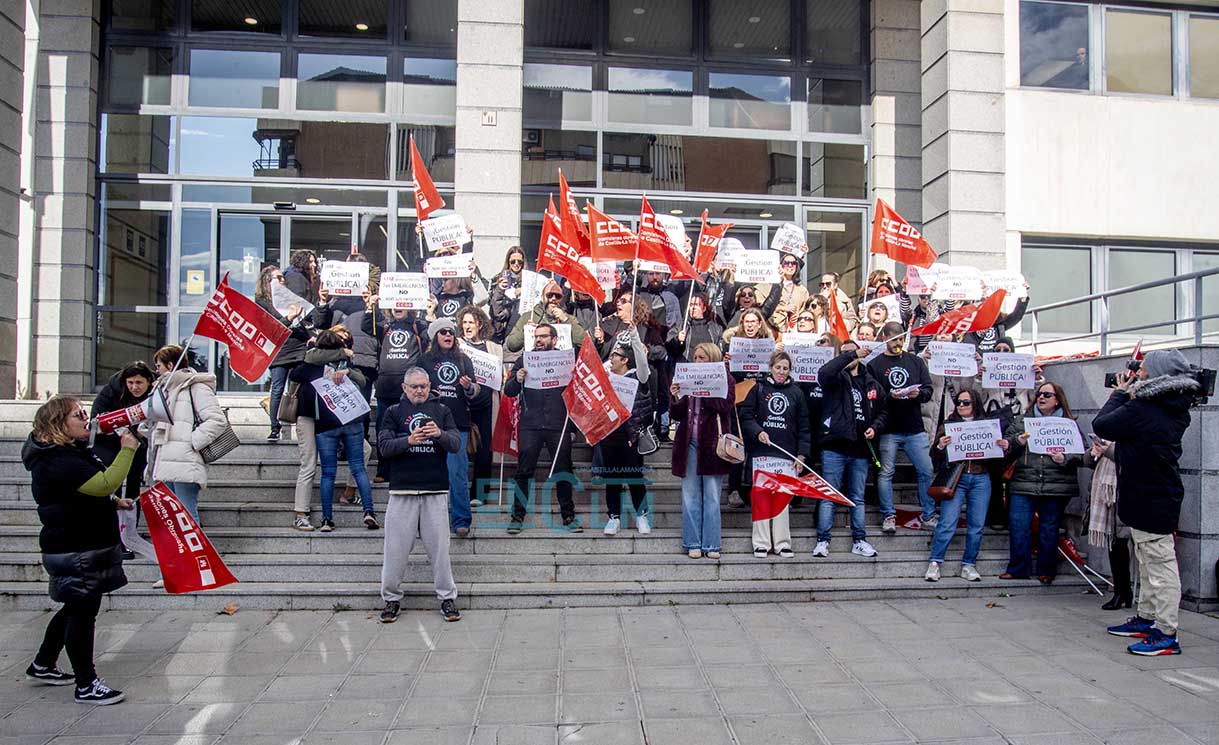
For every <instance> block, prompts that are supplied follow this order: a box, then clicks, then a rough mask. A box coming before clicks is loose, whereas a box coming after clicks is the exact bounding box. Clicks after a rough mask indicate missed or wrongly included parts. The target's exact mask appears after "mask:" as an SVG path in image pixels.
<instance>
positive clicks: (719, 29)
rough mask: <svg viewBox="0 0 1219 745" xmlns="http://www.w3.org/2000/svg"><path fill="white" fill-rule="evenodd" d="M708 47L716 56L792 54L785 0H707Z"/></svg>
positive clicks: (785, 57)
mask: <svg viewBox="0 0 1219 745" xmlns="http://www.w3.org/2000/svg"><path fill="white" fill-rule="evenodd" d="M710 5H711V12H710V15H711V19H710V30H709V32H708V51H709V52H710V53H711V54H713V55H715V56H717V57H766V58H770V59H787V58H788V57H790V56H791V8H790V3H789V2H788V0H710Z"/></svg>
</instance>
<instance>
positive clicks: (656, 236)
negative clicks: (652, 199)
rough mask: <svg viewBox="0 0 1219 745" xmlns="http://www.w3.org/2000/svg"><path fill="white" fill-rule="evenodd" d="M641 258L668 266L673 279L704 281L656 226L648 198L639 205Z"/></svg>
mask: <svg viewBox="0 0 1219 745" xmlns="http://www.w3.org/2000/svg"><path fill="white" fill-rule="evenodd" d="M639 258H640V259H643V260H645V261H659V262H660V263H662V264H665V265H667V266H668V267H669V272H670V273H671V274H672V276H673V279H695V280H698V281H699V282H702V281H703V280H702V277H700V276H699V273H698V271H697V270H695V268H694V266H693V265H692V264H691V263H690V262H689V261H688V260H686V257H685V256H682V254H681V251H680V250H679V249H678V247H677V246H674V245H673V240H672V239H671V238H669V234H668V233H667V232H665V231H664V230H662V229H661V228H660V226H659V225H657V224H656V212H655V211H654V210H653V209H652V205H650V204H648V198H647V197H646V196H645V197H643V201H642V202H641V203H640V205H639Z"/></svg>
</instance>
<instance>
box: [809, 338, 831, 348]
mask: <svg viewBox="0 0 1219 745" xmlns="http://www.w3.org/2000/svg"><path fill="white" fill-rule="evenodd" d="M829 343H830V340H829V339H818V340H817V341H815V342H813V344H816V345H817V346H819V347H824V346H825V345H826V344H829Z"/></svg>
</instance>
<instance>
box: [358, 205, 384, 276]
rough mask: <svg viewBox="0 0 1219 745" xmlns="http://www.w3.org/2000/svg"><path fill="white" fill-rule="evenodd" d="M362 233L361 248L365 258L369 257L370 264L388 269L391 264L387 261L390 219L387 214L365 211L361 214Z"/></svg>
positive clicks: (359, 236)
mask: <svg viewBox="0 0 1219 745" xmlns="http://www.w3.org/2000/svg"><path fill="white" fill-rule="evenodd" d="M359 222H360V234H359V235H358V236H357V238H359V248H360V253H361V254H363V255H364V258H366V259H368V261H369V263H370V264H373V265H374V266H378V267H380V268H381V269H388V268H389V264H387V263H386V259H387V258H388V254H387V253H386V250H387V249H388V247H389V231H388V229H387V226H388V225H389V223H388V221H387V220H386V218H385V215H372V214H368V213H364V214H361V215H360V221H359Z"/></svg>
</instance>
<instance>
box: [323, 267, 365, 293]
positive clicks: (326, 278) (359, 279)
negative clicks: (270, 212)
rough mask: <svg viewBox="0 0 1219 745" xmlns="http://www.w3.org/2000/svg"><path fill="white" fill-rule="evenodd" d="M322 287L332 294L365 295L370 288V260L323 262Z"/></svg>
mask: <svg viewBox="0 0 1219 745" xmlns="http://www.w3.org/2000/svg"><path fill="white" fill-rule="evenodd" d="M322 287H323V288H325V289H326V291H327V292H329V293H330V294H331V295H363V294H364V293H365V292H366V291H367V290H368V262H365V261H324V262H322Z"/></svg>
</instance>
